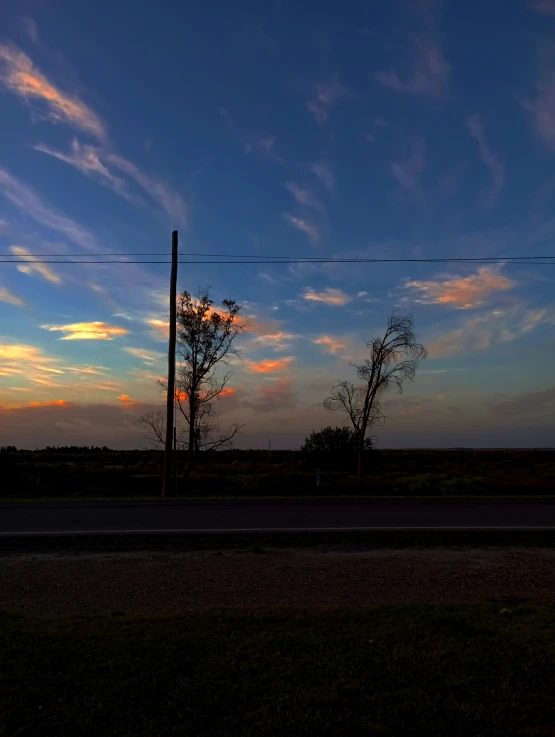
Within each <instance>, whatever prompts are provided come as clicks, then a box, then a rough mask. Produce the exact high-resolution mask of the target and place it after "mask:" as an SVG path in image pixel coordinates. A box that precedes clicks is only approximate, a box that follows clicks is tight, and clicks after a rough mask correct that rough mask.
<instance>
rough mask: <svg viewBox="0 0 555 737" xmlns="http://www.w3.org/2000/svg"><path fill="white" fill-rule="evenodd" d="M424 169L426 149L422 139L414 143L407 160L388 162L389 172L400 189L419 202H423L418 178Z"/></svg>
mask: <svg viewBox="0 0 555 737" xmlns="http://www.w3.org/2000/svg"><path fill="white" fill-rule="evenodd" d="M425 169H426V147H425V145H424V141H423V140H422V139H418V140H417V141H415V143H414V145H413V147H412V152H411V154H410V156H408V158H405V159H403V160H400V161H390V162H389V172H390V174H391V176H392V177H393V178H394V179H396V180H397V182H398V183H399V184H400V185H401V187H402V188H403V189H404V190H405V192H408V193H409V194H411V195H412V196H413V197H414V198H416V199H417V200H419V201H423V200H424V199H425V198H424V193H423V191H422V186H421V184H420V176H421V174H422V173H423V172H424V170H425Z"/></svg>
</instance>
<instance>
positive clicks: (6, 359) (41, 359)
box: [0, 343, 63, 384]
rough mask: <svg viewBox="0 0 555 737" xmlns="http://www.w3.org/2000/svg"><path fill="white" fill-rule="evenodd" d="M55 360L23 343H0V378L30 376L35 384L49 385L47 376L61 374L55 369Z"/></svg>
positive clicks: (49, 379)
mask: <svg viewBox="0 0 555 737" xmlns="http://www.w3.org/2000/svg"><path fill="white" fill-rule="evenodd" d="M56 363H57V359H55V358H52V357H51V356H47V355H45V354H44V353H43V352H42V351H41V349H40V348H36V347H35V346H32V345H25V344H24V343H4V344H1V343H0V376H25V377H27V376H32V377H33V378H32V379H31V381H34V382H36V383H40V382H43V383H50V384H52V379H51V378H50V377H49V376H48V375H47V374H51V373H54V374H61V373H63V371H61V370H60V369H58V368H55V367H54V366H53V364H54V365H55V364H56Z"/></svg>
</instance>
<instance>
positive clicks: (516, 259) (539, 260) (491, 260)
mask: <svg viewBox="0 0 555 737" xmlns="http://www.w3.org/2000/svg"><path fill="white" fill-rule="evenodd" d="M87 256H88V254H87ZM74 258H78V259H79V260H68V259H67V257H64V258H63V259H62V257H57V258H39V257H36V256H31V255H27V257H26V258H0V263H4V264H28V265H29V264H73V265H79V264H124V265H125V264H171V260H170V259H167V260H161V259H156V260H154V259H152V260H151V259H148V260H144V259H141V260H136V259H135V260H121V259H118V258H110V259H100V260H99V259H91V258H86V259H85V258H81V257H79V256H76V257H74ZM272 258H273V257H272ZM245 259H246V257H245ZM550 259H551V260H550ZM178 263H180V264H199V265H205V266H206V265H210V264H220V265H222V264H232V265H249V264H259V265H266V266H269V265H282V264H385V263H390V264H395V263H429V264H440V263H455V264H465V263H466V264H507V265H519V264H520V265H523V264H524V265H534V266H550V265H551V266H552V265H554V264H555V255H553V256H508V257H502V256H499V257H479V256H476V257H466V258H316V257H314V258H312V257H311V258H293V259H290V258H281V259H279V260H268V258H266V259H264V260H262V259H260V258H258V257H257V258H251V259H248V260H241V261H239V260H230V259H229V257H228V258H227V259H226V260H214V259H211V260H205V259H203V260H198V259H197V260H190V259H185V260H184V259H180V260H179V262H178Z"/></svg>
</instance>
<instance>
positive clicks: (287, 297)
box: [0, 0, 555, 447]
mask: <svg viewBox="0 0 555 737" xmlns="http://www.w3.org/2000/svg"><path fill="white" fill-rule="evenodd" d="M0 29H1V32H0V93H1V94H0V120H1V125H2V133H3V135H2V137H1V139H0V250H1V252H2V253H4V254H8V255H15V256H18V257H19V258H21V259H22V260H23V263H20V264H18V265H13V264H12V265H9V264H0V417H1V424H0V443H15V444H16V445H19V446H27V447H34V446H35V445H38V446H40V445H44V444H62V443H67V442H79V443H87V444H91V443H95V444H96V443H101V444H104V443H106V444H108V445H112V446H120V447H136V446H142V445H143V444H144V442H143V440H142V439H141V434H140V430H139V429H138V428H137V426H136V419H137V417H138V416H139V415H140V414H141V413H143V412H145V411H149V410H151V409H157V408H158V407H161V406H162V404H163V397H162V396H161V395H160V393H159V391H158V388H157V383H156V379H157V377H159V376H161V375H163V373H164V369H165V363H164V357H165V351H166V343H165V341H166V336H165V327H164V321H165V320H167V297H166V296H165V295H166V293H167V283H168V266H167V265H165V264H164V265H160V264H135V265H119V264H102V265H100V264H98V265H94V264H82V265H77V264H75V263H70V264H44V263H43V264H41V263H36V262H35V261H34V257H35V255H36V254H40V255H45V254H70V255H69V256H68V258H69V259H70V260H72V259H73V260H76V258H74V256H72V255H71V254H81V255H82V256H86V255H87V254H96V253H115V254H126V253H136V252H160V251H167V252H169V249H170V242H171V231H172V230H173V229H174V228H177V229H178V230H179V235H180V250H181V251H183V252H187V251H189V252H195V253H205V254H215V253H232V254H248V255H252V256H253V257H263V256H269V255H286V254H291V255H294V256H299V257H369V258H393V259H403V258H459V257H469V256H482V257H484V256H522V255H535V256H542V255H544V256H545V255H548V254H550V253H554V252H555V247H554V246H553V239H554V236H555V220H554V218H553V215H552V209H553V204H554V202H555V174H554V169H553V163H554V160H555V159H554V156H555V0H530V1H529V2H527V1H525V0H522V2H517V1H516V0H515V1H514V2H509V3H507V2H503V3H502V2H490V3H485V4H484V7H481V5H480V4H478V3H464V2H455V1H453V0H452V1H451V2H447V1H445V2H443V3H441V2H439V1H437V2H436V1H435V0H420V1H416V0H415V1H413V2H409V1H408V0H407V1H406V2H403V1H402V0H396V1H394V2H391V3H387V4H377V3H368V4H366V7H363V4H361V3H360V2H345V3H341V4H340V5H338V4H337V3H331V2H321V3H310V4H304V6H299V4H298V3H293V2H290V1H288V0H281V2H280V0H274V1H273V2H271V1H269V2H267V3H264V4H261V3H254V2H237V3H233V4H231V5H230V4H228V3H222V2H220V3H212V4H206V3H204V4H201V3H177V2H175V3H173V2H164V1H163V2H160V3H157V4H156V8H155V9H154V8H153V6H152V4H151V3H136V4H134V5H133V9H132V11H131V10H130V8H125V7H123V6H118V4H116V6H115V7H114V4H113V3H110V4H108V3H107V2H97V3H95V4H94V5H93V4H82V3H70V2H61V1H60V2H57V1H56V0H48V1H47V2H40V3H39V2H36V1H35V0H32V1H31V0H28V1H25V0H24V1H23V2H22V1H19V2H17V3H15V2H14V3H9V2H8V3H7V4H6V3H4V4H3V7H2V10H0ZM554 273H555V272H554V271H553V267H550V266H547V265H545V266H543V267H539V266H534V265H520V266H515V265H502V264H501V265H494V266H491V265H490V266H488V265H479V264H467V265H453V264H426V263H392V264H387V263H384V264H365V265H360V264H359V265H348V264H344V265H340V264H294V265H281V266H275V265H268V266H263V265H255V264H253V265H246V264H244V265H242V266H241V265H212V266H201V265H193V264H182V265H181V266H180V273H179V279H178V286H179V288H180V289H189V290H191V291H195V290H196V288H197V287H198V286H202V285H207V284H208V285H211V286H212V288H213V292H214V296H215V298H216V299H217V300H218V301H219V300H220V299H223V298H225V297H231V298H234V299H236V300H238V301H240V302H242V303H243V304H244V305H245V314H246V315H247V316H248V319H249V322H250V325H251V330H250V333H249V335H248V337H246V338H244V339H243V340H242V345H241V349H242V358H241V360H240V361H237V362H236V363H234V366H233V369H234V376H233V380H232V382H231V388H232V389H233V390H234V391H233V392H230V393H229V394H228V395H227V396H226V397H223V398H222V399H221V400H220V401H219V403H218V410H219V413H220V415H221V418H222V423H223V424H227V423H228V422H232V421H238V422H241V423H245V428H244V430H243V434H242V436H241V438H240V440H239V442H238V445H241V446H244V447H253V446H256V442H257V440H258V439H262V442H264V443H265V439H266V438H267V436H268V435H269V434H271V435H272V437H273V439H274V440H273V444H274V446H276V447H296V446H298V445H299V444H300V442H301V441H302V439H303V438H304V436H305V435H306V434H308V433H309V432H310V431H311V430H312V429H315V428H319V427H321V426H323V425H325V424H330V423H333V424H335V423H341V422H342V421H343V418H342V417H341V416H338V415H332V414H330V413H329V412H326V411H325V410H324V409H323V407H322V401H323V399H324V398H325V396H326V395H327V393H328V392H329V389H330V388H331V386H332V385H333V384H334V383H335V381H336V380H337V379H343V378H354V374H353V369H352V368H351V367H350V365H349V364H350V362H351V361H356V360H357V359H359V358H361V357H363V355H364V342H365V341H366V340H369V339H370V338H372V337H374V336H375V335H377V334H379V333H380V332H381V331H382V330H383V328H384V324H385V321H386V319H387V315H388V313H389V312H391V311H392V310H393V309H401V310H403V311H410V312H411V313H412V314H413V316H414V320H415V326H416V330H417V333H418V335H419V337H420V338H421V340H422V341H423V342H424V344H425V345H426V347H427V348H428V350H429V358H428V359H427V360H426V361H425V362H424V363H423V364H422V366H421V369H420V371H419V373H418V375H417V378H416V380H415V382H414V383H413V384H412V385H411V386H410V387H407V390H406V392H405V394H404V395H403V396H402V397H397V396H395V395H394V396H392V397H390V398H389V399H388V400H387V401H386V402H385V410H386V414H387V416H388V421H387V424H386V425H385V427H383V428H381V429H380V430H379V436H380V444H381V446H382V447H395V446H400V447H403V446H405V447H406V446H409V447H412V446H441V447H444V446H454V445H466V446H470V445H472V446H505V445H509V446H510V445H515V446H528V445H539V446H545V445H553V430H554V426H555V422H554V411H555V385H554V383H553V374H552V370H551V366H552V365H553V358H554V354H555V341H554V338H553V330H554V325H555V305H554V300H553V274H554Z"/></svg>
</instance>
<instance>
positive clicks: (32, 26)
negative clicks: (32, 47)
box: [21, 15, 39, 44]
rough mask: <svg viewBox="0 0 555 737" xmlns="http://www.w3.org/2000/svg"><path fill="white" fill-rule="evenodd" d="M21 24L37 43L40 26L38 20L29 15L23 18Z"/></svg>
mask: <svg viewBox="0 0 555 737" xmlns="http://www.w3.org/2000/svg"><path fill="white" fill-rule="evenodd" d="M21 25H22V26H23V30H24V31H25V33H26V34H27V36H29V38H30V39H31V41H32V42H33V43H34V44H36V43H37V41H38V40H39V27H38V25H37V22H36V21H35V20H33V18H31V17H29V16H28V15H27V16H25V17H24V18H22V19H21Z"/></svg>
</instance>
